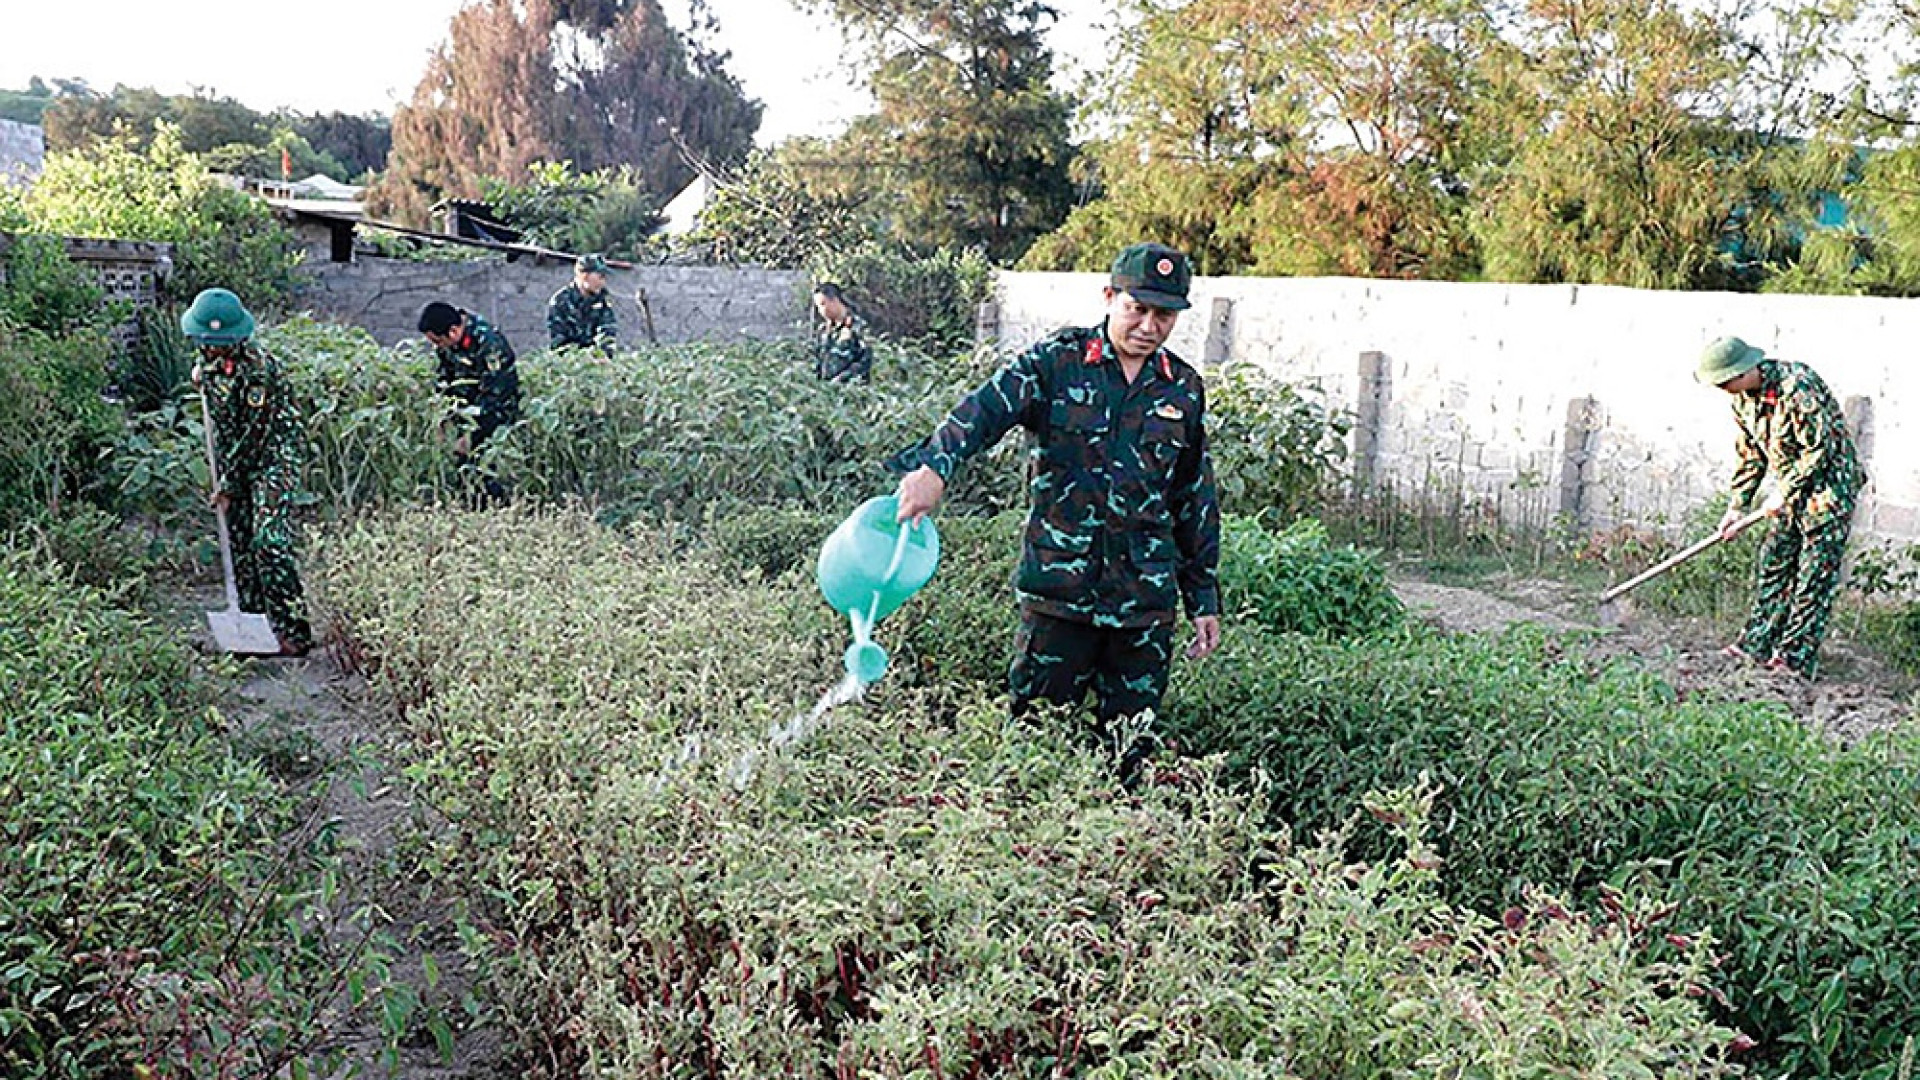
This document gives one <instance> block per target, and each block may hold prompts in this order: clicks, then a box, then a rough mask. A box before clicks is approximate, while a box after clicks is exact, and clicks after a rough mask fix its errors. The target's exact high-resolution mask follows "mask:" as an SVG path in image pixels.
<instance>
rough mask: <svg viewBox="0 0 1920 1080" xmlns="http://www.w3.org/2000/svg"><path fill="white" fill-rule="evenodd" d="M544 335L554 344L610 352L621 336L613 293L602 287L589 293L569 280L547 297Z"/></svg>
mask: <svg viewBox="0 0 1920 1080" xmlns="http://www.w3.org/2000/svg"><path fill="white" fill-rule="evenodd" d="M547 338H548V340H549V343H550V344H551V345H552V347H553V348H556V349H557V348H559V347H561V346H562V345H581V346H585V347H587V348H592V349H598V350H599V351H600V352H602V353H604V354H606V355H608V356H612V355H613V347H614V345H615V344H617V343H618V342H619V340H620V330H619V324H618V322H617V321H616V319H615V316H614V313H613V296H612V295H611V294H610V293H609V292H608V291H607V290H605V289H601V290H600V291H599V292H597V293H594V294H593V295H592V296H588V295H587V294H586V293H584V292H582V291H581V290H580V286H578V285H575V284H572V283H569V284H567V285H566V286H565V287H564V288H562V289H561V290H560V291H559V292H557V293H554V294H553V299H551V300H549V301H547Z"/></svg>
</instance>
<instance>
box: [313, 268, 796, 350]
mask: <svg viewBox="0 0 1920 1080" xmlns="http://www.w3.org/2000/svg"><path fill="white" fill-rule="evenodd" d="M302 278H303V282H304V283H303V285H302V287H301V290H300V292H299V295H298V296H297V297H296V298H295V301H294V303H295V305H296V306H299V307H305V308H307V309H308V310H311V311H313V312H314V313H315V314H318V315H324V316H328V317H331V318H335V319H338V320H341V321H343V322H347V323H352V324H354V325H356V326H363V327H365V328H366V329H367V330H368V331H369V332H371V333H372V334H373V336H374V337H375V338H376V339H378V340H379V341H380V343H381V344H383V345H392V344H394V343H396V342H398V341H400V340H402V339H404V338H409V337H417V336H418V333H417V332H416V330H415V327H416V326H418V325H419V323H418V320H419V315H420V308H421V307H422V306H424V305H425V304H427V303H428V302H429V301H432V300H444V301H446V302H447V303H450V304H454V305H456V306H459V307H463V308H467V309H469V310H472V311H478V312H479V313H480V314H481V315H484V316H485V317H486V318H487V319H488V321H490V322H492V323H493V324H494V325H495V326H498V327H499V328H500V329H501V330H502V331H503V332H505V334H506V335H507V340H509V341H511V342H513V345H514V348H515V349H516V350H518V351H519V352H521V353H528V352H532V351H533V350H535V349H539V348H544V347H546V344H547V300H548V299H549V298H550V297H552V296H553V294H554V292H555V290H557V289H559V288H560V287H561V286H563V285H565V284H566V283H567V282H569V281H571V280H573V264H572V263H571V262H558V261H548V260H539V261H538V262H536V261H535V260H532V259H523V260H522V261H519V262H512V263H509V262H506V261H505V260H504V259H500V258H489V259H481V260H474V261H470V262H457V263H419V262H406V261H401V260H394V259H380V258H369V257H356V259H355V261H354V262H352V263H330V262H311V263H309V264H308V265H307V266H306V267H305V268H304V269H303V270H302ZM607 288H608V290H610V291H611V292H612V293H613V295H614V297H615V310H616V312H617V313H618V315H619V319H620V338H621V340H622V341H623V342H624V343H627V344H641V343H644V342H646V341H647V340H648V339H649V333H650V332H651V337H652V339H653V340H656V341H663V342H673V341H728V340H737V339H739V338H752V339H757V340H766V339H772V338H782V337H792V336H794V335H796V334H797V333H800V332H801V331H800V327H803V326H804V325H805V323H806V319H807V314H808V310H809V309H808V306H807V304H808V300H807V294H806V289H807V284H806V278H805V275H803V274H800V273H797V272H794V271H785V270H756V269H735V268H727V267H705V266H646V267H640V268H637V269H633V270H614V271H612V272H611V273H609V274H608V275H607ZM643 301H644V302H643Z"/></svg>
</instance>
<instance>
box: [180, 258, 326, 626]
mask: <svg viewBox="0 0 1920 1080" xmlns="http://www.w3.org/2000/svg"><path fill="white" fill-rule="evenodd" d="M253 331H254V319H253V315H252V314H251V313H249V312H248V311H247V309H246V308H245V307H244V306H242V305H241V303H240V298H239V297H238V296H235V295H234V294H233V293H231V292H229V291H228V290H226V289H207V290H205V291H203V292H202V293H201V294H200V295H199V296H196V297H194V300H193V304H192V306H190V307H188V308H187V310H186V311H185V312H183V313H182V314H181V316H180V332H181V333H182V334H184V335H185V336H186V337H187V339H188V340H189V341H191V342H193V343H194V344H195V345H197V346H198V347H199V349H200V362H199V363H197V364H195V365H194V368H193V382H194V385H195V386H198V387H199V388H200V393H201V394H202V395H203V396H204V397H205V399H206V404H207V413H208V416H209V417H210V418H211V420H212V421H213V436H214V438H213V440H212V442H213V445H214V454H215V456H216V459H217V461H218V464H219V468H218V470H217V471H218V473H219V478H218V479H219V486H218V487H217V488H216V489H215V490H214V491H212V492H211V493H210V495H209V497H208V502H209V503H210V504H211V505H213V506H214V507H216V508H220V509H224V510H225V511H226V514H227V525H228V528H229V530H230V531H231V533H232V539H233V549H234V550H233V570H234V578H235V584H236V586H237V588H238V591H239V593H240V606H241V608H242V610H245V611H254V612H260V613H262V614H264V615H266V617H267V622H268V624H269V625H271V626H272V627H273V632H274V636H275V637H277V638H278V639H279V641H280V655H282V656H304V655H305V654H306V652H307V650H308V649H310V648H311V647H312V645H313V631H312V628H311V627H310V626H309V625H308V623H307V614H306V600H305V598H304V596H303V595H302V591H301V588H300V568H299V565H298V563H297V562H296V560H295V548H296V541H297V539H298V536H299V532H298V529H297V527H296V525H295V523H294V508H295V506H296V505H297V504H298V496H299V492H300V468H301V465H302V461H303V456H304V454H303V450H304V448H305V446H306V424H305V420H304V419H303V418H302V417H301V415H300V410H299V407H298V405H297V404H296V402H295V401H294V397H293V393H292V389H291V387H290V386H289V385H288V383H287V378H286V375H285V373H284V372H283V371H282V370H281V367H280V362H279V361H278V360H276V359H274V357H273V355H272V354H270V353H268V352H267V351H266V350H265V349H263V348H261V347H260V346H259V345H257V344H255V343H254V342H253Z"/></svg>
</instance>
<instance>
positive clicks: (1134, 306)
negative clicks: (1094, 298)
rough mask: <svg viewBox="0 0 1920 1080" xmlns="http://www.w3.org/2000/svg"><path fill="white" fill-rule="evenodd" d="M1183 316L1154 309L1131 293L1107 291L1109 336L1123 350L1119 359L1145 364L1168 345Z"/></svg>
mask: <svg viewBox="0 0 1920 1080" xmlns="http://www.w3.org/2000/svg"><path fill="white" fill-rule="evenodd" d="M1179 321H1180V313H1179V312H1178V311H1174V310H1173V309H1172V308H1163V307H1154V306H1153V305H1152V304H1143V303H1141V302H1140V301H1138V300H1135V299H1134V298H1133V294H1132V293H1126V292H1121V291H1120V290H1118V289H1112V288H1110V289H1108V290H1107V336H1108V337H1110V338H1112V339H1113V344H1114V347H1115V348H1117V349H1119V350H1120V358H1121V359H1123V360H1128V361H1142V360H1145V359H1147V358H1148V357H1150V356H1152V355H1153V354H1154V351H1155V350H1156V349H1158V348H1160V346H1162V345H1164V344H1166V342H1167V335H1169V334H1171V333H1173V325H1174V324H1175V323H1177V322H1179Z"/></svg>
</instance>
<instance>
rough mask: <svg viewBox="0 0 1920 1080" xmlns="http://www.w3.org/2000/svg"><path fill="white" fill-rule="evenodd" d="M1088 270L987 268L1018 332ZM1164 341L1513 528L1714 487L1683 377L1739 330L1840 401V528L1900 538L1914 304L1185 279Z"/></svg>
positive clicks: (1661, 512) (1387, 479) (1090, 312)
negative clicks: (1807, 368) (1263, 381)
mask: <svg viewBox="0 0 1920 1080" xmlns="http://www.w3.org/2000/svg"><path fill="white" fill-rule="evenodd" d="M1104 284H1105V278H1104V276H1103V275H1097V274H1002V275H1000V277H999V279H998V283H997V285H996V301H995V302H996V304H997V306H998V320H997V323H998V327H997V339H998V341H999V343H1000V347H1001V349H1002V350H1003V351H1010V350H1013V349H1017V348H1019V347H1021V346H1023V345H1024V344H1026V343H1027V342H1029V341H1032V340H1034V339H1036V338H1038V337H1040V336H1042V335H1043V334H1045V333H1048V332H1050V331H1051V330H1053V329H1054V328H1056V327H1059V326H1063V325H1069V324H1090V323H1093V322H1097V321H1098V320H1099V319H1100V317H1101V315H1102V311H1103V308H1102V301H1101V295H1100V290H1101V287H1102V286H1103V285H1104ZM1193 300H1194V306H1193V309H1192V310H1191V311H1189V312H1188V313H1187V314H1186V316H1185V317H1183V318H1182V319H1181V321H1180V324H1179V326H1178V327H1177V328H1176V330H1175V332H1174V336H1173V338H1172V340H1171V341H1170V342H1169V344H1170V346H1171V347H1172V348H1173V349H1174V351H1175V352H1177V353H1179V354H1180V355H1182V356H1184V357H1187V358H1189V359H1191V360H1194V361H1196V362H1201V363H1202V364H1203V370H1205V366H1206V363H1207V362H1209V361H1211V362H1220V361H1233V362H1251V363H1257V364H1259V365H1261V366H1262V367H1264V368H1266V369H1268V370H1270V371H1272V372H1273V373H1275V374H1277V375H1279V376H1281V377H1282V378H1285V379H1287V380H1288V381H1291V382H1296V383H1311V384H1316V385H1318V386H1320V387H1321V388H1322V389H1323V390H1325V391H1326V393H1327V395H1328V397H1329V399H1330V400H1331V401H1332V402H1333V403H1335V404H1339V405H1343V406H1345V407H1347V408H1349V409H1352V410H1353V411H1354V413H1355V414H1356V418H1357V421H1358V427H1357V429H1356V432H1355V435H1354V444H1355V450H1356V460H1355V463H1354V464H1355V468H1356V472H1357V473H1359V474H1360V475H1361V476H1363V477H1365V478H1368V479H1371V480H1372V481H1373V482H1375V483H1379V484H1391V485H1393V486H1394V487H1395V488H1396V489H1397V490H1399V491H1400V492H1402V493H1405V494H1411V495H1421V494H1425V495H1426V496H1428V497H1430V498H1440V499H1451V498H1453V497H1455V495H1456V493H1457V494H1458V495H1459V496H1461V497H1464V498H1465V499H1467V500H1468V501H1469V502H1471V503H1473V504H1475V505H1476V506H1479V507H1484V508H1488V509H1493V510H1497V512H1498V513H1499V514H1500V516H1501V518H1502V519H1503V520H1505V521H1507V522H1509V523H1512V524H1520V525H1539V524H1543V523H1545V522H1547V521H1549V520H1551V519H1552V518H1553V517H1554V516H1555V515H1557V514H1566V515H1568V516H1569V517H1571V518H1572V519H1574V520H1576V521H1578V522H1579V523H1580V524H1581V526H1583V527H1585V528H1590V529H1604V528H1609V527H1611V526H1613V525H1616V524H1621V523H1628V522H1631V523H1636V524H1655V525H1658V524H1672V523H1674V522H1677V521H1680V520H1681V519H1683V518H1684V517H1685V515H1686V514H1688V513H1689V512H1691V511H1693V510H1694V509H1696V508H1698V507H1699V506H1700V505H1701V504H1703V503H1706V502H1709V501H1713V500H1717V499H1720V498H1724V495H1725V491H1726V483H1727V480H1728V479H1729V478H1730V477H1731V475H1732V470H1733V440H1734V426H1733V419H1732V416H1731V414H1730V412H1729V410H1728V406H1727V401H1726V398H1725V396H1724V395H1723V394H1721V393H1720V392H1718V391H1716V390H1713V389H1710V388H1706V387H1701V386H1698V385H1696V384H1695V383H1694V382H1693V377H1692V376H1693V365H1694V360H1695V358H1696V357H1697V356H1698V355H1699V352H1700V350H1701V349H1702V348H1703V347H1704V346H1705V345H1706V344H1707V342H1709V341H1710V340H1712V339H1713V338H1715V337H1718V336H1720V335H1722V334H1737V335H1739V336H1740V337H1743V338H1745V339H1746V340H1747V341H1748V342H1749V343H1751V344H1754V345H1758V346H1760V347H1761V348H1763V349H1766V350H1767V352H1768V354H1769V355H1770V356H1777V357H1781V358H1784V359H1789V360H1799V361H1803V362H1805V363H1808V364H1811V365H1812V366H1813V367H1814V368H1815V369H1816V370H1818V371H1819V372H1820V374H1821V375H1822V376H1823V377H1824V378H1825V379H1826V381H1827V383H1828V385H1829V386H1831V387H1832V388H1833V391H1834V393H1835V394H1836V395H1838V396H1839V397H1840V399H1841V401H1842V402H1843V404H1845V406H1846V407H1847V411H1848V415H1849V417H1850V419H1851V420H1852V422H1853V427H1854V434H1855V437H1856V438H1857V439H1858V441H1859V442H1860V448H1861V451H1862V453H1863V455H1864V456H1865V457H1866V459H1867V470H1868V473H1869V475H1870V476H1871V477H1872V483H1871V486H1870V487H1869V490H1868V493H1867V497H1866V500H1865V502H1864V503H1863V504H1862V507H1861V512H1860V515H1859V517H1858V518H1856V521H1855V528H1856V535H1863V536H1864V535H1870V536H1874V537H1878V538H1882V539H1889V540H1899V541H1916V540H1920V364H1916V363H1915V362H1914V361H1913V360H1912V358H1911V357H1912V351H1913V348H1914V346H1913V343H1914V342H1915V341H1920V303H1916V302H1914V301H1910V300H1878V299H1859V298H1852V297H1819V296H1750V295H1739V294H1731V293H1680V292H1650V291H1643V290H1636V289H1623V288H1610V287H1597V286H1564V285H1483V284H1449V283H1429V282H1400V281H1368V280H1359V279H1349V278H1202V279H1200V280H1197V281H1195V282H1194V289H1193Z"/></svg>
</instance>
